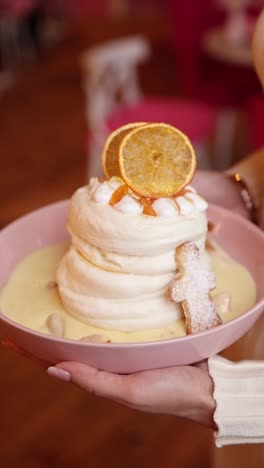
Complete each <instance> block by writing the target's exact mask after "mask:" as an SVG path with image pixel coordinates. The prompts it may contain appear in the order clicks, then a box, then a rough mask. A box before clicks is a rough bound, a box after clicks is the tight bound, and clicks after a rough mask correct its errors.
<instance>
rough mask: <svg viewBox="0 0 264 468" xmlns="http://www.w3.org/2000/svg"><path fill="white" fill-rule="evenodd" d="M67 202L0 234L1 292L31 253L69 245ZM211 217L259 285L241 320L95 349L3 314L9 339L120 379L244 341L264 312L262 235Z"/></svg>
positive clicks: (221, 215)
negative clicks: (186, 333)
mask: <svg viewBox="0 0 264 468" xmlns="http://www.w3.org/2000/svg"><path fill="white" fill-rule="evenodd" d="M67 207H68V201H62V202H59V203H55V204H53V205H49V206H47V207H44V208H41V209H39V210H37V211H34V212H33V213H30V214H28V215H27V216H24V217H23V218H20V219H19V220H17V221H15V222H14V223H12V224H10V225H9V226H7V227H6V228H5V229H3V230H2V232H1V233H0V252H1V272H0V288H1V287H2V286H4V284H5V283H6V281H7V280H8V277H9V275H10V273H11V272H12V270H13V269H14V268H15V266H16V263H17V262H18V261H19V260H21V259H22V258H23V257H24V256H25V255H28V254H30V253H31V252H32V251H34V250H36V249H38V248H40V247H43V246H46V245H49V244H52V243H55V242H59V241H64V240H66V239H67V237H68V236H67V232H66V212H67ZM208 217H209V219H210V220H211V221H212V222H216V223H220V224H221V229H220V232H219V234H218V236H217V241H218V242H219V244H220V245H221V246H222V247H223V248H224V249H225V250H226V251H227V252H229V253H230V254H231V255H232V256H233V257H234V258H235V259H236V260H238V261H239V262H241V263H242V264H243V265H245V266H246V267H247V268H248V270H249V271H250V272H251V273H252V275H253V277H254V278H255V281H256V284H257V294H258V297H257V304H256V305H255V306H254V307H253V308H252V309H251V310H249V311H248V312H247V313H245V314H243V315H242V316H240V317H239V318H237V319H235V320H233V321H230V322H228V323H226V324H224V325H221V326H219V327H216V328H213V329H212V330H209V331H207V332H203V333H198V334H194V335H189V336H187V337H182V338H177V339H170V340H164V341H156V342H147V343H134V344H110V345H109V344H95V343H84V342H80V341H74V340H67V339H58V338H54V337H52V336H49V335H46V334H44V333H38V332H36V331H34V330H31V329H28V328H26V327H24V326H22V325H19V324H18V323H16V322H14V321H12V320H10V319H9V318H8V317H6V316H5V315H4V311H2V313H0V320H1V321H2V323H3V325H4V328H5V332H6V336H7V337H9V338H10V339H11V340H12V341H14V342H15V343H16V344H17V345H18V346H19V347H21V348H24V349H25V350H26V351H28V352H30V353H32V354H33V355H35V356H37V357H38V358H41V359H44V360H46V361H49V362H52V363H57V362H59V361H63V360H71V361H79V362H83V363H88V364H90V365H92V366H94V367H97V368H100V369H104V370H108V371H112V372H119V373H132V372H138V371H143V370H146V369H154V368H161V367H169V366H175V365H181V364H191V363H194V362H197V361H200V360H202V359H205V358H208V357H209V356H211V355H212V354H215V353H218V352H219V351H221V350H223V349H224V348H226V347H227V346H229V345H231V344H232V343H233V342H234V341H236V340H237V339H238V338H240V337H241V336H242V335H243V334H244V333H245V332H246V331H247V330H248V329H249V328H250V327H251V326H252V325H253V324H254V322H255V321H256V320H257V319H258V317H259V316H260V315H261V314H262V312H263V309H264V281H263V278H264V234H263V233H262V232H261V231H260V230H259V229H258V228H256V227H255V226H254V225H253V224H251V223H249V222H248V221H246V220H244V219H242V218H240V217H239V216H238V215H235V214H233V213H232V212H230V211H227V210H224V209H222V208H219V207H216V206H212V205H211V206H210V207H209V212H208Z"/></svg>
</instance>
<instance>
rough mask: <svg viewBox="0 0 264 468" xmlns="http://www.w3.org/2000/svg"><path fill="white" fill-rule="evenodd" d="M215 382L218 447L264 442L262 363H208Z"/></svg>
mask: <svg viewBox="0 0 264 468" xmlns="http://www.w3.org/2000/svg"><path fill="white" fill-rule="evenodd" d="M208 366H209V373H210V375H211V377H212V379H213V382H214V399H215V401H216V410H215V413H214V420H215V423H216V425H217V427H218V431H216V432H215V442H216V445H217V447H222V446H223V445H231V444H247V443H264V362H263V361H241V362H239V363H233V362H230V361H228V360H226V359H224V358H222V357H220V356H213V357H211V358H210V359H209V360H208Z"/></svg>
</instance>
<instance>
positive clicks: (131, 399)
mask: <svg viewBox="0 0 264 468" xmlns="http://www.w3.org/2000/svg"><path fill="white" fill-rule="evenodd" d="M48 374H49V375H52V376H54V377H57V378H59V379H61V380H64V381H67V382H72V383H74V384H75V385H77V386H78V387H80V388H81V389H83V390H85V391H86V392H89V393H93V394H95V395H97V396H100V397H104V398H109V399H111V400H114V401H116V402H118V403H121V404H123V405H126V406H128V407H130V408H134V409H137V410H140V411H145V412H148V413H160V414H171V415H175V416H179V417H183V418H187V419H191V420H193V421H196V422H198V423H200V424H203V425H206V426H208V427H214V422H213V413H214V410H215V402H214V399H213V383H212V380H211V377H210V375H209V373H208V367H207V364H206V363H205V362H203V363H200V364H197V365H196V366H181V367H172V368H168V369H158V370H150V371H145V372H139V373H136V374H131V375H118V374H112V373H110V372H104V371H100V370H97V369H94V368H92V367H90V366H87V365H85V364H80V363H77V362H62V363H60V364H58V365H57V366H56V367H49V368H48Z"/></svg>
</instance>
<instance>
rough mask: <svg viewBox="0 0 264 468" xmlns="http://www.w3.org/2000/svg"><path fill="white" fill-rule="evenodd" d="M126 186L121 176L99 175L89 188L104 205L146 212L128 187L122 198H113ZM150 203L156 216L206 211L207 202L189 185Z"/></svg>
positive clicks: (126, 212) (137, 212) (132, 212)
mask: <svg viewBox="0 0 264 468" xmlns="http://www.w3.org/2000/svg"><path fill="white" fill-rule="evenodd" d="M122 186H125V182H124V181H123V179H121V177H111V178H110V179H109V180H104V181H101V180H100V179H98V178H97V177H94V178H92V179H91V180H90V182H89V185H88V187H87V190H88V191H89V192H90V195H91V199H92V200H94V201H95V202H96V203H100V204H102V205H109V204H111V206H113V208H114V209H115V210H118V211H120V212H121V213H125V214H140V213H143V214H144V203H143V201H142V198H141V197H139V196H138V195H137V194H136V193H134V192H133V191H132V190H131V189H128V193H125V191H124V194H123V196H122V197H121V199H120V200H118V201H117V202H115V201H114V200H113V197H114V194H115V192H117V190H118V189H119V188H120V187H122ZM148 202H149V205H150V206H151V207H152V208H153V210H154V213H153V214H155V215H156V216H165V217H173V216H179V215H180V214H190V213H193V212H195V211H201V212H203V211H206V209H207V207H208V204H207V202H206V201H205V200H204V199H203V198H202V197H200V195H198V194H197V192H196V190H195V189H194V188H193V187H192V186H191V185H188V186H187V187H185V189H184V191H183V193H182V194H181V195H179V196H175V197H171V198H158V199H157V200H149V201H148Z"/></svg>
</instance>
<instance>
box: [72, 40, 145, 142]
mask: <svg viewBox="0 0 264 468" xmlns="http://www.w3.org/2000/svg"><path fill="white" fill-rule="evenodd" d="M149 55H150V44H149V42H148V40H147V39H145V38H144V37H141V36H133V37H127V38H122V39H116V40H113V41H109V42H106V43H103V44H99V45H97V46H94V47H93V48H91V49H89V50H88V51H86V52H84V53H83V55H82V57H81V63H82V70H83V84H84V91H85V95H86V120H87V124H88V126H89V129H90V131H92V132H94V133H96V132H97V133H98V134H100V133H101V132H102V131H104V130H106V121H107V118H108V117H109V115H110V114H111V113H112V112H113V110H114V109H116V108H117V107H118V106H119V105H120V104H123V103H126V104H128V103H133V102H136V101H137V100H138V99H139V98H140V87H139V84H138V75H137V67H138V65H139V64H140V63H142V62H144V61H145V60H146V59H147V58H148V56H149Z"/></svg>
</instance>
